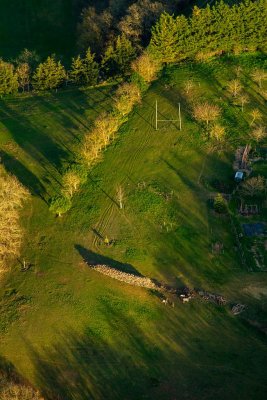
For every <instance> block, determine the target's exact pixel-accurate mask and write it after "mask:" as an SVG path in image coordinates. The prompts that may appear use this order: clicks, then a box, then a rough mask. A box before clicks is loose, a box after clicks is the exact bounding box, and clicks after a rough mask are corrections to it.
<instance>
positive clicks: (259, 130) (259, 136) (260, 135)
mask: <svg viewBox="0 0 267 400" xmlns="http://www.w3.org/2000/svg"><path fill="white" fill-rule="evenodd" d="M251 136H252V138H253V139H254V140H255V141H256V142H257V143H259V142H260V141H261V140H263V139H265V138H266V137H267V133H266V130H265V127H264V126H258V127H256V128H255V129H253V131H251Z"/></svg>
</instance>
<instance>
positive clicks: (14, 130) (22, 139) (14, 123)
mask: <svg viewBox="0 0 267 400" xmlns="http://www.w3.org/2000/svg"><path fill="white" fill-rule="evenodd" d="M0 105H1V109H2V111H3V112H4V114H5V118H4V119H3V120H2V123H3V124H4V125H5V127H6V128H7V129H8V131H9V132H10V133H11V135H12V137H13V139H14V141H15V142H16V143H17V144H18V145H19V146H20V147H21V148H22V149H23V150H24V151H25V152H26V153H27V154H28V155H29V157H30V158H32V159H34V160H35V161H37V162H38V163H39V162H40V160H42V158H44V159H46V161H47V162H49V163H50V164H51V165H52V166H53V167H54V168H55V169H56V170H60V168H61V166H62V161H63V160H66V159H68V158H69V157H70V153H69V152H68V151H67V150H66V149H63V148H62V146H61V145H60V144H59V143H57V141H56V140H55V139H54V138H53V137H51V136H50V135H49V134H48V133H46V132H44V131H43V130H44V129H46V127H45V126H40V124H36V123H35V122H34V121H33V120H32V119H31V115H29V116H27V115H26V111H25V112H24V111H23V112H22V111H17V110H15V108H14V107H11V105H9V104H8V102H6V101H3V100H1V102H0Z"/></svg>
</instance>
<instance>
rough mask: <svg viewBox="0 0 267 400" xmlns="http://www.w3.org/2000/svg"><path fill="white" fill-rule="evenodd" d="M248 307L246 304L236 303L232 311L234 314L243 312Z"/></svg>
mask: <svg viewBox="0 0 267 400" xmlns="http://www.w3.org/2000/svg"><path fill="white" fill-rule="evenodd" d="M245 309H246V306H245V304H239V303H238V304H234V305H233V307H232V309H231V311H232V313H233V314H234V315H238V314H241V313H242V312H243V311H244V310H245Z"/></svg>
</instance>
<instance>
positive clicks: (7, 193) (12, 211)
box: [0, 166, 29, 271]
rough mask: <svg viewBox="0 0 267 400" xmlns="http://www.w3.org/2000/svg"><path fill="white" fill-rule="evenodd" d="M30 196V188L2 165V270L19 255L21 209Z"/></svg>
mask: <svg viewBox="0 0 267 400" xmlns="http://www.w3.org/2000/svg"><path fill="white" fill-rule="evenodd" d="M28 197H29V192H28V190H27V189H25V188H24V187H23V186H22V185H21V184H20V183H19V181H18V180H17V179H16V178H15V177H14V176H12V175H9V174H7V173H6V171H5V169H4V167H3V166H0V271H1V270H2V271H3V270H5V269H6V268H7V263H8V261H9V260H10V259H12V258H14V257H18V256H19V253H20V247H21V242H22V239H23V230H22V228H21V226H20V214H19V211H20V209H21V208H22V206H23V203H24V202H25V200H27V199H28Z"/></svg>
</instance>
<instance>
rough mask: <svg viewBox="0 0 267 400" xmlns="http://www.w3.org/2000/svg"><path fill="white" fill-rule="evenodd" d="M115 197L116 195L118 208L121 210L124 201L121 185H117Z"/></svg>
mask: <svg viewBox="0 0 267 400" xmlns="http://www.w3.org/2000/svg"><path fill="white" fill-rule="evenodd" d="M116 197H117V201H118V203H119V208H120V209H121V210H122V209H123V201H124V191H123V187H122V186H121V185H119V186H118V187H117V191H116Z"/></svg>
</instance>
